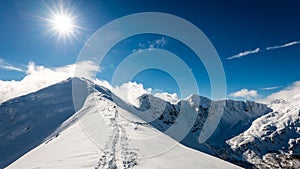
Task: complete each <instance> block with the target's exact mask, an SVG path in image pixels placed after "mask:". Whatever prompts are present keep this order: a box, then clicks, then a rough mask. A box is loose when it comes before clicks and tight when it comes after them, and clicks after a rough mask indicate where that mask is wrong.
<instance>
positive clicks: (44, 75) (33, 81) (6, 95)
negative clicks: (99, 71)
mask: <svg viewBox="0 0 300 169" xmlns="http://www.w3.org/2000/svg"><path fill="white" fill-rule="evenodd" d="M78 65H80V66H78V67H77V69H78V70H77V71H78V72H80V73H81V75H84V77H87V76H89V75H90V73H91V72H92V70H95V67H94V65H93V64H92V63H91V62H88V61H86V62H80V63H79V64H78ZM84 67H85V69H84ZM75 68H76V65H75V64H72V65H66V66H63V67H58V68H46V67H44V66H37V65H35V64H34V63H33V62H30V63H29V64H28V66H27V71H26V76H25V77H24V78H23V79H22V80H20V81H15V80H11V81H2V80H0V103H1V102H4V101H6V100H9V99H11V98H14V97H18V96H21V95H25V94H28V93H32V92H35V91H37V90H39V89H42V88H45V87H47V86H50V85H53V84H55V83H58V82H60V81H63V80H65V79H67V78H69V77H73V76H74V70H75Z"/></svg>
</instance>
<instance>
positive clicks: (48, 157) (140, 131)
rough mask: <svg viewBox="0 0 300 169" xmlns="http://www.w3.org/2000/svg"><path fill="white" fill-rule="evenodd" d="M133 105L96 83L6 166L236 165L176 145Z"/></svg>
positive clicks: (198, 166) (196, 166) (203, 166)
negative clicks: (52, 129) (70, 111)
mask: <svg viewBox="0 0 300 169" xmlns="http://www.w3.org/2000/svg"><path fill="white" fill-rule="evenodd" d="M88 85H89V84H88ZM171 107H173V106H171ZM135 109H136V108H134V107H133V106H131V105H128V104H126V103H125V102H123V101H122V100H120V99H118V98H117V97H116V96H114V95H113V94H111V93H110V92H109V91H107V89H105V88H101V87H99V86H96V87H95V88H94V90H93V91H90V92H89V95H88V97H87V100H86V102H85V104H84V106H83V107H82V108H81V109H80V110H79V111H77V112H76V114H74V115H73V116H72V117H70V118H69V119H68V120H67V121H65V122H64V123H63V124H62V125H61V126H60V127H59V128H58V129H57V130H56V131H55V132H54V133H53V134H52V135H53V137H51V138H48V139H47V140H46V141H45V142H44V143H42V144H40V145H39V146H38V147H36V148H35V149H33V150H32V151H30V152H28V153H27V154H25V155H24V156H22V157H21V158H19V159H18V160H17V161H15V162H14V163H12V164H11V165H9V166H8V167H7V168H64V169H65V168H97V169H98V168H99V169H100V168H137V169H138V168H143V169H144V168H151V169H153V168H197V169H198V168H238V167H237V166H235V165H233V164H230V163H228V162H225V161H223V160H220V159H217V158H215V157H212V156H210V155H207V154H204V153H202V152H199V151H196V150H193V149H191V148H187V147H185V146H183V145H181V144H179V143H177V142H176V141H175V140H174V139H172V138H171V137H169V136H167V135H165V134H163V133H161V132H160V131H159V130H157V129H155V128H154V127H152V126H151V125H149V124H148V123H147V122H146V121H144V120H142V119H141V118H140V117H139V116H138V115H137V114H138V113H139V112H140V111H135ZM140 109H142V107H141V108H140ZM128 110H130V111H128ZM131 111H132V112H131Z"/></svg>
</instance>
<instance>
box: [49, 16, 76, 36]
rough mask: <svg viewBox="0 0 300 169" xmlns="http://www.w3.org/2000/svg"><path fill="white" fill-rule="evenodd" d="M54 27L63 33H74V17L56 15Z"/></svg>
mask: <svg viewBox="0 0 300 169" xmlns="http://www.w3.org/2000/svg"><path fill="white" fill-rule="evenodd" d="M53 27H54V29H56V31H58V32H59V33H61V34H65V33H72V31H73V29H74V24H73V21H72V18H70V17H68V16H64V15H56V16H55V17H54V19H53Z"/></svg>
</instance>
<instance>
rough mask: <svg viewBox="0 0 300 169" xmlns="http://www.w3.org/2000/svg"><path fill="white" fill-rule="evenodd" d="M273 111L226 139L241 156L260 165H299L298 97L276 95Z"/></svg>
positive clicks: (283, 166) (288, 166) (299, 125)
mask: <svg viewBox="0 0 300 169" xmlns="http://www.w3.org/2000/svg"><path fill="white" fill-rule="evenodd" d="M269 106H270V107H271V108H272V109H273V110H274V111H273V112H271V113H268V114H266V115H264V116H262V117H260V118H258V119H256V120H255V121H254V122H253V123H252V125H251V127H250V128H249V129H248V130H247V131H245V132H244V133H242V134H240V135H238V136H236V137H234V138H232V139H230V140H228V141H227V143H228V144H229V145H230V146H231V148H232V149H233V150H234V153H236V154H237V156H240V157H243V159H242V160H244V161H248V162H250V163H252V164H254V165H256V166H257V167H260V168H266V167H270V168H300V160H299V157H300V97H299V96H298V97H294V98H293V97H292V96H291V99H288V100H284V99H278V100H275V101H273V102H271V103H270V105H269Z"/></svg>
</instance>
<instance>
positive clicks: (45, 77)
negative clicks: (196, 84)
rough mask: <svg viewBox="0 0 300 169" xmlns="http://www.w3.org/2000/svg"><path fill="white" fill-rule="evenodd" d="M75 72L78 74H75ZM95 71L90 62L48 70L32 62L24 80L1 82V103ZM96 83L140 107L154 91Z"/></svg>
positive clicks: (129, 84) (174, 97)
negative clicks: (141, 98) (145, 95)
mask: <svg viewBox="0 0 300 169" xmlns="http://www.w3.org/2000/svg"><path fill="white" fill-rule="evenodd" d="M75 70H76V73H74V72H75ZM94 70H96V66H95V65H94V64H93V63H92V62H89V61H84V62H80V63H77V64H70V65H66V66H62V67H57V68H47V67H44V66H39V65H35V63H33V62H30V63H28V66H27V70H26V76H25V77H24V78H23V79H22V80H20V81H15V80H11V81H2V80H0V103H2V102H4V101H7V100H9V99H11V98H14V97H18V96H22V95H26V94H28V93H32V92H35V91H37V90H40V89H42V88H45V87H48V86H50V85H53V84H55V83H58V82H61V81H63V80H65V79H67V78H69V77H74V76H77V77H78V76H79V77H85V78H89V77H91V75H92V74H93V73H94ZM95 83H96V84H98V85H100V86H104V87H106V88H108V89H109V90H111V91H112V92H113V93H114V94H116V95H117V96H119V97H120V98H121V99H123V100H125V101H127V102H128V103H131V104H133V105H136V106H139V103H138V100H137V98H138V97H139V96H141V95H143V94H150V93H151V91H152V89H151V88H144V86H143V84H138V83H136V82H127V83H124V84H122V85H120V86H116V87H112V86H111V84H110V83H109V82H107V81H104V80H99V79H96V80H95ZM155 96H156V97H159V98H161V99H163V100H166V101H170V102H173V103H174V102H176V101H177V100H178V97H177V95H176V94H175V93H174V94H169V93H166V92H163V93H156V94H155Z"/></svg>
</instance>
